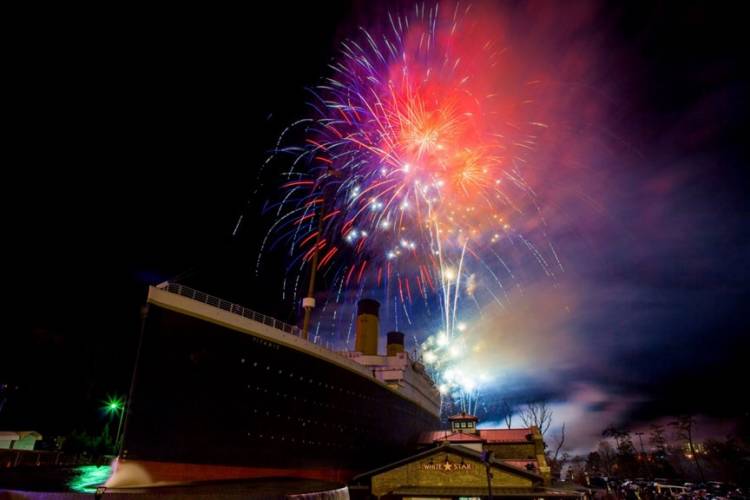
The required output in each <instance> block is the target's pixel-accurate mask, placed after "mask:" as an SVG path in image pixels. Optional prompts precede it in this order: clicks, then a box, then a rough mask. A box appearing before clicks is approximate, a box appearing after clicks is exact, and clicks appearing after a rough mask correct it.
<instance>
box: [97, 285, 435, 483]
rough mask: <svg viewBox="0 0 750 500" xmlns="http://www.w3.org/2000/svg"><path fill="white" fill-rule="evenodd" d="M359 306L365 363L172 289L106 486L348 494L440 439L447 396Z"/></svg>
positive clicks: (159, 298) (154, 301)
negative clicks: (375, 472) (233, 485)
mask: <svg viewBox="0 0 750 500" xmlns="http://www.w3.org/2000/svg"><path fill="white" fill-rule="evenodd" d="M378 309H379V304H378V302H376V301H374V300H370V299H363V300H360V301H359V303H358V311H357V325H356V343H355V351H351V352H335V351H332V350H329V349H326V348H325V347H323V346H321V345H317V344H315V343H313V342H310V341H308V340H306V339H304V338H303V337H302V336H301V335H300V329H299V328H297V327H295V326H292V325H288V324H285V323H283V322H281V321H278V320H276V319H274V318H270V317H268V316H264V315H262V314H259V313H256V312H254V311H251V310H249V309H246V308H244V307H241V306H239V305H236V304H232V303H229V302H226V301H224V300H221V299H219V298H216V297H213V296H210V295H207V294H205V293H202V292H199V291H196V290H193V289H191V288H188V287H185V286H183V285H179V284H175V283H163V284H161V285H159V286H156V287H150V288H149V292H148V305H147V307H146V308H145V309H144V310H145V316H144V322H143V331H142V334H141V340H140V346H139V352H138V357H137V360H136V369H135V372H134V376H133V384H132V387H131V393H130V397H129V401H128V408H127V414H126V419H125V427H124V431H123V442H122V446H121V451H120V453H119V456H118V458H117V460H116V461H115V464H114V467H113V474H112V476H111V477H110V479H109V480H108V482H107V486H108V487H128V486H149V485H159V484H175V483H185V482H194V481H206V480H225V479H246V478H260V477H296V478H309V479H322V480H331V481H339V482H341V481H346V480H348V479H349V478H351V477H352V476H353V475H354V474H356V473H358V472H363V471H366V470H369V469H372V468H374V467H376V466H379V465H382V464H386V463H390V462H392V461H394V460H397V459H399V458H402V457H404V456H405V455H406V454H408V453H409V451H410V450H413V447H414V446H416V444H417V441H418V439H419V436H420V434H421V433H423V432H426V431H430V430H433V429H435V428H438V427H439V415H440V394H439V391H438V390H437V389H436V387H435V384H434V383H433V381H432V380H431V379H430V377H429V376H428V375H427V374H426V373H425V371H424V368H423V366H422V365H421V364H420V363H418V362H416V361H415V360H412V359H411V358H410V356H409V355H408V353H407V352H405V350H404V334H403V333H400V332H389V333H388V335H387V353H386V355H380V354H378V340H379V324H378V323H379V320H378Z"/></svg>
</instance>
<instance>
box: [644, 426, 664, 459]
mask: <svg viewBox="0 0 750 500" xmlns="http://www.w3.org/2000/svg"><path fill="white" fill-rule="evenodd" d="M648 442H649V444H650V445H651V446H653V447H654V450H655V451H656V454H657V456H658V457H659V458H664V457H665V456H666V455H667V439H666V438H665V437H664V426H663V425H659V424H651V434H650V435H649V439H648Z"/></svg>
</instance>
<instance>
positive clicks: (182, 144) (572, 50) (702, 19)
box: [0, 2, 750, 449]
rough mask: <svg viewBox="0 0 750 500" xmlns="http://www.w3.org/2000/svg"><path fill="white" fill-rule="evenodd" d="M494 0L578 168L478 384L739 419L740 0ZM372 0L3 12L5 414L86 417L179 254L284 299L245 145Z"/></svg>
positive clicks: (561, 400)
mask: <svg viewBox="0 0 750 500" xmlns="http://www.w3.org/2000/svg"><path fill="white" fill-rule="evenodd" d="M317 4H320V5H317ZM563 4H564V5H563ZM390 5H391V8H393V9H398V8H399V6H400V5H403V4H400V3H399V4H396V3H392V4H390ZM497 10H498V12H499V15H501V16H503V17H504V19H505V20H506V22H507V23H508V26H510V28H509V32H510V35H509V36H508V38H507V40H508V46H509V50H510V51H513V50H514V49H515V50H523V51H524V53H529V54H537V55H539V57H540V58H541V60H540V61H541V62H539V64H540V65H541V66H542V67H544V69H545V71H546V74H547V75H549V79H550V81H553V82H555V83H556V84H558V85H559V86H560V87H561V88H563V89H564V91H563V92H560V93H558V94H556V95H564V96H565V98H566V99H567V101H568V102H567V103H566V109H565V110H564V111H562V112H560V114H559V115H558V116H563V117H564V119H561V120H560V121H559V122H557V123H558V124H559V129H560V130H561V132H560V133H559V134H554V135H553V137H554V141H550V143H549V144H547V145H546V146H542V151H541V152H540V153H539V154H540V157H541V158H546V159H548V160H549V159H551V158H555V159H556V160H555V161H559V163H560V166H566V165H567V166H569V165H574V167H575V168H574V169H573V170H562V169H558V170H555V169H552V170H553V173H552V174H550V175H549V177H548V180H547V182H544V183H543V185H542V186H541V188H540V192H539V195H540V199H541V201H542V202H543V203H544V202H546V203H547V206H548V207H552V208H553V209H554V210H553V211H552V212H553V213H552V214H551V216H550V226H551V227H552V229H551V231H550V238H551V240H552V241H553V242H554V244H555V246H556V247H557V249H558V250H559V253H560V258H561V261H562V263H563V265H564V267H565V273H563V274H562V276H561V277H560V278H559V279H557V280H556V281H554V282H545V281H543V280H531V281H530V282H529V283H527V284H526V286H525V287H524V290H523V293H521V294H519V296H518V297H516V298H514V300H513V301H512V305H513V307H512V308H510V309H511V310H510V312H507V311H506V312H498V311H484V313H485V314H484V315H483V320H482V321H486V322H487V325H488V328H491V329H493V330H494V331H498V332H500V333H498V334H497V335H495V336H492V337H491V338H489V339H485V341H486V344H487V347H486V349H485V351H484V354H483V356H482V358H481V360H480V362H481V363H484V364H485V365H486V366H488V367H493V369H494V371H495V383H494V384H493V386H492V387H491V388H489V389H488V391H487V396H486V401H487V403H488V405H489V406H492V404H491V403H492V402H494V401H497V400H499V399H501V398H511V399H514V400H516V401H525V400H528V399H533V398H537V397H539V398H546V399H548V400H549V401H551V402H552V403H553V405H554V408H555V411H556V419H557V420H556V424H557V425H559V424H560V423H561V422H562V421H567V422H568V430H569V432H570V433H571V438H570V439H571V446H572V447H573V448H575V449H583V448H586V447H589V446H591V445H593V444H595V440H596V438H597V436H598V435H599V434H600V432H601V428H603V427H605V426H606V425H607V424H609V423H617V424H624V425H630V426H635V427H637V426H639V425H645V424H647V423H650V422H654V421H665V420H666V419H668V417H669V416H670V415H674V414H677V413H693V414H695V415H698V416H699V419H700V420H699V422H701V423H702V425H703V428H704V430H705V432H704V433H705V434H708V433H718V434H720V435H721V434H723V433H726V432H729V431H731V429H732V426H733V424H734V423H735V422H736V421H737V419H738V418H740V417H742V416H744V417H745V418H747V415H748V398H747V396H745V395H743V394H742V390H741V387H742V386H743V383H742V380H744V379H745V378H747V375H746V369H745V366H746V364H747V359H748V355H750V348H749V347H750V346H749V345H748V344H749V341H748V335H747V326H748V321H747V315H746V313H745V305H746V304H747V303H748V298H749V297H748V295H749V294H748V286H747V284H746V283H747V280H748V278H749V277H750V276H748V265H747V257H748V255H750V239H749V237H750V234H749V233H750V232H749V230H748V228H749V225H748V222H747V221H748V204H747V201H746V193H747V185H748V173H747V169H746V163H747V158H748V156H747V145H746V144H747V142H746V140H745V137H744V136H743V135H742V132H741V131H742V123H744V122H745V117H746V116H747V114H748V79H747V67H746V56H745V54H744V53H743V47H744V45H745V44H744V43H743V39H744V38H745V37H743V30H745V29H746V28H745V27H744V26H743V24H742V16H741V15H740V13H739V8H738V7H733V6H730V4H723V5H721V6H717V5H716V4H715V3H708V2H674V3H663V2H655V3H653V2H643V3H633V2H628V3H627V4H626V5H621V6H615V5H604V4H596V3H594V4H587V3H580V2H579V3H571V4H568V2H564V3H563V2H561V3H560V4H554V3H551V2H532V3H525V2H499V3H498V8H497ZM385 11H386V8H385V7H384V6H377V7H376V6H374V5H372V4H366V3H364V2H362V3H354V4H351V3H349V2H325V3H321V2H315V3H302V4H299V5H298V4H297V3H294V4H292V3H283V2H273V3H272V5H270V6H263V7H253V10H251V11H242V12H234V11H223V10H219V9H211V10H208V11H204V10H151V9H149V10H142V11H135V10H122V11H120V10H114V9H107V10H103V11H95V12H91V11H80V12H71V11H69V10H65V11H57V12H54V11H45V12H38V11H34V12H23V13H18V14H17V15H16V16H15V19H14V20H13V22H12V24H13V25H14V33H15V36H14V37H13V43H12V45H11V59H10V61H9V62H8V63H7V64H9V66H8V67H6V71H5V72H4V73H5V80H6V82H9V83H10V86H9V88H10V89H11V90H6V106H9V107H10V111H11V113H10V116H9V119H7V120H6V123H7V124H8V125H9V127H8V128H9V130H8V132H9V134H8V135H6V141H7V144H8V145H9V146H10V150H11V153H10V154H8V155H6V165H5V171H6V174H5V182H4V183H3V186H4V193H5V196H3V199H4V208H5V209H4V215H5V217H4V219H5V226H6V228H8V229H6V231H5V234H6V237H5V238H4V242H5V245H4V246H5V248H6V252H4V255H5V273H4V275H5V276H6V277H8V276H9V277H10V279H9V280H8V279H6V280H5V285H6V295H8V299H6V302H5V304H6V306H5V308H4V310H5V311H6V317H7V318H9V319H10V321H9V322H6V326H5V327H4V328H3V330H4V331H5V333H4V334H3V335H2V341H1V342H2V343H0V346H2V347H1V348H0V352H1V353H2V354H1V355H0V383H9V384H11V385H12V386H18V389H17V390H14V391H13V392H11V394H10V398H9V399H8V401H7V403H6V405H5V407H4V408H3V410H2V413H0V429H3V430H5V429H13V430H25V429H32V428H33V429H36V430H39V431H41V432H42V433H43V434H54V433H64V432H67V431H69V430H70V429H71V428H73V427H76V426H79V427H88V428H90V429H94V428H96V426H97V425H98V424H99V422H101V419H102V417H101V415H100V414H99V413H98V406H99V404H100V403H99V402H100V401H101V400H103V399H105V397H106V396H107V394H124V393H125V392H126V391H127V387H128V383H129V379H130V372H131V369H132V364H133V360H134V356H135V348H136V341H137V335H138V328H139V308H140V306H141V304H142V303H143V302H144V300H145V296H146V289H147V285H149V284H156V283H159V282H161V281H163V280H165V279H175V278H177V280H178V281H181V282H184V283H188V284H191V285H194V286H195V287H196V288H201V289H206V290H207V291H209V292H212V293H213V294H215V295H220V296H223V297H226V298H229V299H230V300H234V301H237V302H240V303H242V304H245V305H247V306H249V307H251V308H253V309H256V310H258V311H261V312H265V313H269V314H273V315H275V316H276V317H278V318H280V319H283V320H286V321H294V320H295V319H296V318H295V310H294V308H293V307H291V305H290V304H288V303H284V302H283V301H282V300H281V294H280V290H281V286H280V277H281V275H282V273H283V265H282V261H281V256H274V255H271V256H269V257H268V258H267V259H266V260H265V261H264V266H265V267H264V270H263V274H262V276H260V277H257V276H255V274H254V266H255V262H256V259H257V252H258V243H259V238H260V236H261V235H262V234H263V232H264V231H265V228H267V220H265V219H264V218H263V217H261V209H262V207H263V205H264V203H265V201H266V200H267V199H268V198H270V197H272V196H274V193H275V191H274V190H275V187H274V186H273V185H272V183H270V182H268V183H267V184H264V185H258V184H257V183H256V180H257V175H258V167H259V166H260V165H261V164H262V162H263V161H264V159H265V158H266V157H267V155H268V153H269V151H270V150H271V149H272V148H273V147H274V145H275V141H276V138H277V136H278V134H279V133H280V132H281V131H282V130H283V128H284V127H285V126H286V125H287V124H289V123H290V122H292V121H293V120H295V119H297V118H299V117H303V116H306V114H307V113H309V111H308V108H307V107H306V102H307V100H308V94H307V93H306V90H305V88H306V87H310V86H313V85H315V84H316V83H319V82H320V79H321V78H322V77H325V76H327V71H328V69H327V67H326V65H327V64H328V62H329V61H330V60H331V58H332V57H334V56H335V55H336V50H337V44H338V43H339V42H340V41H341V40H342V39H343V38H344V37H347V36H352V35H354V34H355V31H356V27H357V26H358V25H359V24H365V25H370V24H372V23H373V22H375V21H374V20H377V19H379V17H378V16H382V15H383V13H384V12H385ZM565 56H571V57H575V58H580V61H579V60H578V59H575V60H576V61H578V63H579V64H577V65H576V68H578V70H577V71H576V72H574V73H571V74H566V75H563V74H562V73H560V74H558V73H556V72H557V71H558V70H559V69H560V68H561V67H562V66H558V65H557V64H558V61H564V60H569V59H570V58H567V59H566V57H565ZM561 64H562V63H560V65H561ZM573 76H575V78H576V80H575V81H572V80H570V79H569V78H567V77H571V78H572V77H573ZM571 102H573V103H574V104H571ZM575 109H577V110H580V114H578V115H577V114H576V113H573V112H572V110H575ZM545 148H546V149H545ZM550 161H551V160H550ZM566 162H567V163H566ZM571 172H573V173H571ZM563 177H565V178H564V179H563ZM240 216H243V224H242V225H241V226H240V229H239V231H238V232H237V233H236V235H234V236H233V231H234V229H235V225H236V223H237V220H238V218H239V217H240ZM491 417H492V415H490V418H491ZM497 417H499V414H497Z"/></svg>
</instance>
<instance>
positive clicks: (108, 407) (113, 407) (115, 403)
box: [104, 397, 125, 414]
mask: <svg viewBox="0 0 750 500" xmlns="http://www.w3.org/2000/svg"><path fill="white" fill-rule="evenodd" d="M124 406H125V402H124V401H123V399H122V398H120V397H110V398H109V399H108V400H107V401H106V402H105V404H104V411H105V412H107V413H110V414H111V413H119V412H120V411H121V410H122V409H123V407H124Z"/></svg>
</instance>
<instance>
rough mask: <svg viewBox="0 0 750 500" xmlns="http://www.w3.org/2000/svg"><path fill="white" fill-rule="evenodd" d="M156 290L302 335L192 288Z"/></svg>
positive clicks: (173, 286) (169, 285)
mask: <svg viewBox="0 0 750 500" xmlns="http://www.w3.org/2000/svg"><path fill="white" fill-rule="evenodd" d="M157 288H159V289H161V290H166V291H168V292H170V293H174V294H177V295H182V296H183V297H187V298H189V299H193V300H197V301H198V302H203V303H204V304H208V305H210V306H213V307H217V308H219V309H223V310H224V311H228V312H230V313H232V314H237V315H239V316H243V317H245V318H247V319H251V320H253V321H257V322H258V323H263V324H264V325H268V326H270V327H272V328H276V329H277V330H281V331H283V332H286V333H289V334H291V335H294V336H296V337H300V336H301V333H302V330H301V329H300V328H298V327H296V326H294V325H290V324H289V323H284V322H283V321H279V320H278V319H276V318H272V317H271V316H266V315H265V314H261V313H259V312H257V311H253V310H252V309H248V308H247V307H244V306H241V305H239V304H233V303H232V302H229V301H226V300H224V299H220V298H219V297H214V296H213V295H209V294H207V293H205V292H201V291H199V290H195V289H194V288H190V287H189V286H185V285H180V284H178V283H169V282H166V283H161V284H160V285H158V286H157Z"/></svg>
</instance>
